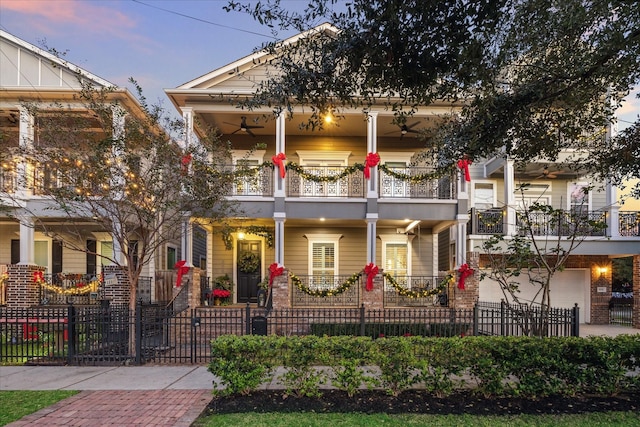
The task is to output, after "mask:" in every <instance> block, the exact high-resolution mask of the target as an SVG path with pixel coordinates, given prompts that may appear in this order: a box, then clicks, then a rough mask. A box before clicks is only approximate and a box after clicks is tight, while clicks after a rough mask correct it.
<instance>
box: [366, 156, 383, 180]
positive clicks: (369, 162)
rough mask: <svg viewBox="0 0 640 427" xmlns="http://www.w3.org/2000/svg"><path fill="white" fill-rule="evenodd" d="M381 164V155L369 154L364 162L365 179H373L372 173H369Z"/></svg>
mask: <svg viewBox="0 0 640 427" xmlns="http://www.w3.org/2000/svg"><path fill="white" fill-rule="evenodd" d="M378 163H380V155H379V154H378V153H369V154H367V158H366V159H365V161H364V177H365V178H367V179H369V178H370V177H371V172H369V168H372V167H375V166H377V165H378Z"/></svg>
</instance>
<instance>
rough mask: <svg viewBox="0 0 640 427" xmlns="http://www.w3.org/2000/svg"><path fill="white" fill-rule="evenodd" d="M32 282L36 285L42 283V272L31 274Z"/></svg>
mask: <svg viewBox="0 0 640 427" xmlns="http://www.w3.org/2000/svg"><path fill="white" fill-rule="evenodd" d="M33 281H34V282H36V283H41V282H44V275H43V274H42V271H34V272H33Z"/></svg>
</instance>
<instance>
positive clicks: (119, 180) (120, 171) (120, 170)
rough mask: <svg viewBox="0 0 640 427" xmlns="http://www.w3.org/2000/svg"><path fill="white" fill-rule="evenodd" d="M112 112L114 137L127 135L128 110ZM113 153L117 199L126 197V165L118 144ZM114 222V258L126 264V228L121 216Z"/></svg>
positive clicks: (113, 176)
mask: <svg viewBox="0 0 640 427" xmlns="http://www.w3.org/2000/svg"><path fill="white" fill-rule="evenodd" d="M111 113H112V118H111V120H112V123H113V139H114V140H119V139H123V138H124V137H125V127H124V125H125V117H126V115H127V114H126V111H124V109H122V108H121V107H119V106H113V107H112V109H111ZM111 153H112V156H113V159H114V161H115V162H114V164H113V165H112V171H113V173H112V174H111V180H112V188H116V189H118V190H117V191H118V193H116V194H113V197H115V198H116V200H118V199H121V198H123V197H124V194H123V192H124V185H125V181H126V179H125V173H126V171H125V169H124V168H125V165H122V164H120V163H119V159H120V158H121V157H122V150H121V149H120V148H119V147H118V146H113V147H112V148H111ZM111 220H112V222H113V234H112V236H111V238H112V240H113V260H114V261H115V262H116V263H117V264H118V265H125V262H126V261H125V257H124V248H123V247H122V246H121V245H120V237H123V236H124V235H125V234H124V233H125V230H123V229H122V227H123V225H122V223H121V222H120V219H119V218H116V217H113V218H111Z"/></svg>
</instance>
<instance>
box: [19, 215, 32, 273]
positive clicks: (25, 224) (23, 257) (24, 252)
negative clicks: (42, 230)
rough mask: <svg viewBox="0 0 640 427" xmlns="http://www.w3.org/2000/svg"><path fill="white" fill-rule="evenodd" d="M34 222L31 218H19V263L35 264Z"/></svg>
mask: <svg viewBox="0 0 640 427" xmlns="http://www.w3.org/2000/svg"><path fill="white" fill-rule="evenodd" d="M34 230H35V228H34V223H33V219H31V218H23V219H21V220H20V264H23V265H35V263H36V262H35V259H36V256H35V243H34V233H35V232H34Z"/></svg>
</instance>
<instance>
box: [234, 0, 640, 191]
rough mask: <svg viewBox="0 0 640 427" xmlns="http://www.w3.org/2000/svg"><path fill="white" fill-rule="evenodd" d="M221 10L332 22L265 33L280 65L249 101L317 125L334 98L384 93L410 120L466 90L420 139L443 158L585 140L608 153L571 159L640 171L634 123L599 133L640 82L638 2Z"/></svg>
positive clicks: (540, 149)
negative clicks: (289, 40)
mask: <svg viewBox="0 0 640 427" xmlns="http://www.w3.org/2000/svg"><path fill="white" fill-rule="evenodd" d="M227 9H228V10H239V11H243V12H245V13H249V14H250V15H252V16H253V17H254V18H255V19H257V20H258V21H259V22H260V23H263V24H265V25H267V26H269V27H271V28H273V29H274V31H277V29H278V28H280V29H283V28H290V27H294V28H296V29H298V30H299V31H305V30H310V29H312V28H314V26H315V25H317V23H318V22H322V20H326V21H327V22H329V23H331V24H332V25H334V26H335V28H336V30H335V31H324V32H320V33H317V34H313V36H312V37H308V38H305V39H302V40H301V41H300V42H298V43H294V44H290V45H286V46H284V45H282V44H281V43H277V42H273V43H269V44H266V45H265V46H264V47H263V48H264V49H266V50H267V51H269V52H271V53H274V54H277V57H276V58H275V59H273V60H272V64H273V65H274V67H275V70H276V71H275V72H273V73H272V74H271V75H270V76H269V79H268V81H267V82H266V83H265V84H264V85H262V86H261V88H260V90H259V91H258V93H257V94H256V96H255V97H254V98H253V99H251V100H249V101H247V102H245V105H246V106H249V107H253V106H257V105H270V106H274V107H282V108H286V109H289V110H291V111H292V110H293V107H294V106H296V105H304V106H311V108H313V109H314V110H313V111H314V113H317V114H314V115H312V117H311V119H310V122H309V125H310V126H311V127H316V126H317V127H321V126H322V122H321V120H320V119H321V117H320V116H321V113H322V112H323V111H325V110H326V109H328V108H331V109H335V110H339V109H341V108H344V107H354V106H359V107H362V108H363V109H366V108H368V107H370V106H372V105H374V104H376V105H384V106H386V107H388V108H392V109H394V111H396V112H397V114H398V116H397V120H398V121H399V122H404V121H406V116H407V115H410V114H411V113H412V112H413V111H414V110H415V107H416V106H419V105H428V104H430V103H431V102H433V101H434V100H436V99H445V100H450V101H452V102H455V101H460V102H461V104H463V106H462V111H461V113H460V115H458V116H456V117H453V118H452V120H450V121H449V123H448V125H446V126H443V127H442V129H441V132H440V133H439V135H436V136H433V137H431V138H430V139H429V140H428V144H427V147H426V148H427V151H430V152H431V153H433V154H435V155H436V156H437V158H438V159H439V161H438V162H437V164H438V165H441V166H443V167H444V168H446V167H449V166H450V165H451V162H452V161H455V160H456V159H459V158H461V157H462V156H463V155H467V156H469V157H470V158H472V159H479V158H483V157H491V156H493V155H495V154H498V153H499V154H506V155H508V156H509V157H510V159H512V160H515V161H517V162H527V161H529V160H531V159H544V160H549V161H556V160H557V159H558V154H559V153H560V152H561V151H562V150H564V149H567V148H576V147H579V148H587V149H589V150H592V151H595V152H607V153H611V156H594V157H590V158H589V159H588V161H587V159H585V158H584V157H580V156H575V157H574V158H570V159H569V160H568V161H567V166H566V167H569V166H573V168H575V169H578V170H580V171H584V170H588V171H589V172H592V173H594V174H596V176H600V177H602V178H606V179H609V180H611V181H612V182H613V183H614V184H620V183H621V182H623V181H624V180H626V179H629V178H632V177H636V178H637V177H639V176H640V172H639V171H638V168H637V162H635V164H631V163H632V160H630V159H637V158H638V157H637V154H638V143H637V141H638V139H637V128H636V129H635V131H634V130H632V131H629V132H625V133H624V134H623V135H622V136H621V137H620V138H618V139H617V140H615V141H613V142H612V141H610V140H609V139H608V138H604V137H603V134H604V132H603V130H604V129H605V128H606V127H607V126H608V125H609V124H610V123H611V122H612V121H613V118H614V114H615V110H616V108H617V107H618V106H619V105H620V102H621V100H622V99H623V98H624V96H626V95H627V94H628V93H629V90H630V89H631V88H632V87H633V86H634V85H637V84H638V83H640V67H638V66H637V64H638V63H639V62H640V8H638V7H637V5H636V4H635V3H634V2H628V1H624V0H615V1H604V0H570V1H557V0H483V1H456V2H443V1H438V0H432V1H424V0H408V1H398V0H383V1H377V2H371V1H365V0H354V1H353V2H350V3H349V4H348V5H343V6H341V5H340V2H338V1H337V0H312V1H310V2H309V4H308V6H307V7H306V8H305V9H304V11H302V12H290V11H287V10H286V9H285V8H283V7H282V6H281V5H280V1H279V0H267V1H263V2H258V3H257V4H256V5H255V6H251V5H243V4H241V3H238V2H235V1H230V2H229V4H228V6H227ZM612 147H613V149H612ZM603 148H606V150H604V149H603ZM634 155H635V157H634ZM430 157H431V156H430V155H429V153H427V158H430ZM625 159H627V160H625ZM630 162H631V163H630ZM637 190H639V191H640V187H639V188H637Z"/></svg>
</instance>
